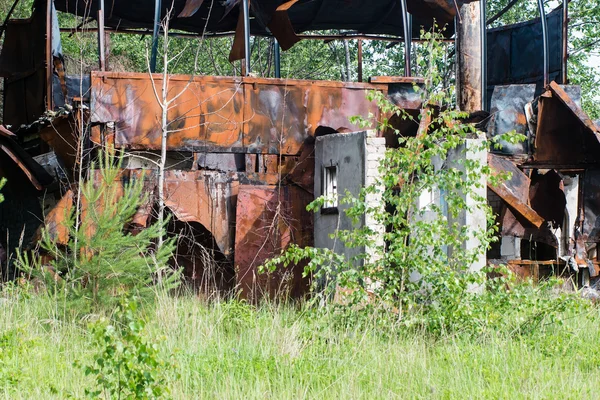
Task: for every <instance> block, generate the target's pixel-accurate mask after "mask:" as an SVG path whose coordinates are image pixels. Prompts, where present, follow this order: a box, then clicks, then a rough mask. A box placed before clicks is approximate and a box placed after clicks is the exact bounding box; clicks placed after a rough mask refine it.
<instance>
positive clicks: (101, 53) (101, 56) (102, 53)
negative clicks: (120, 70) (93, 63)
mask: <svg viewBox="0 0 600 400" xmlns="http://www.w3.org/2000/svg"><path fill="white" fill-rule="evenodd" d="M104 35H105V34H104V0H99V1H98V63H99V67H100V71H106V49H105V48H106V43H105V42H104V39H105V36H104Z"/></svg>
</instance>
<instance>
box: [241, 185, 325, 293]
mask: <svg viewBox="0 0 600 400" xmlns="http://www.w3.org/2000/svg"><path fill="white" fill-rule="evenodd" d="M313 199H314V197H313V196H312V195H311V194H308V193H307V192H306V191H304V190H302V189H301V188H298V187H294V186H255V185H241V186H240V188H239V194H238V200H237V212H236V214H237V218H236V237H235V270H236V283H237V286H238V287H239V288H240V289H241V291H242V296H243V297H245V298H248V299H250V300H253V301H256V300H258V299H259V298H260V297H262V296H263V295H270V296H277V295H282V294H283V295H291V296H292V297H295V298H297V297H300V296H301V295H302V294H304V293H305V292H306V290H307V288H308V286H307V279H305V278H303V277H302V272H303V265H302V264H300V265H290V266H289V267H287V268H278V269H277V271H276V272H274V273H273V274H259V272H258V267H259V266H261V265H262V264H263V263H264V262H265V261H266V260H267V259H269V258H271V257H273V256H276V255H278V254H280V252H281V251H282V250H284V249H285V248H286V247H287V246H288V245H290V244H292V243H295V244H296V245H298V246H300V247H305V246H311V245H313V232H312V216H311V215H310V213H309V212H308V211H306V206H307V205H308V204H309V203H310V202H311V201H312V200H313Z"/></svg>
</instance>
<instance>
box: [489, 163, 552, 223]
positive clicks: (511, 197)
mask: <svg viewBox="0 0 600 400" xmlns="http://www.w3.org/2000/svg"><path fill="white" fill-rule="evenodd" d="M488 164H489V166H490V167H491V168H492V170H493V171H495V173H496V174H498V173H503V172H507V171H508V172H510V173H511V178H510V179H509V180H507V181H503V182H502V183H500V185H499V186H494V185H491V184H488V187H489V188H490V189H491V190H492V191H493V192H494V193H496V194H497V195H498V196H500V197H501V198H502V200H504V201H505V202H506V203H507V204H508V205H509V206H511V207H512V208H513V209H514V210H515V211H516V212H518V213H519V214H520V215H521V216H523V217H524V218H525V219H527V221H529V222H530V223H531V224H532V225H534V226H535V227H537V228H539V227H540V226H541V225H542V224H543V223H544V218H542V217H541V216H540V215H539V214H538V213H537V212H536V211H535V210H534V209H533V208H531V206H530V205H529V185H530V184H531V181H530V180H529V177H527V175H525V174H524V173H523V172H522V171H521V170H520V169H519V168H517V166H516V165H515V164H514V163H513V162H511V161H510V160H507V159H505V158H503V157H499V156H496V155H494V154H491V153H490V154H488Z"/></svg>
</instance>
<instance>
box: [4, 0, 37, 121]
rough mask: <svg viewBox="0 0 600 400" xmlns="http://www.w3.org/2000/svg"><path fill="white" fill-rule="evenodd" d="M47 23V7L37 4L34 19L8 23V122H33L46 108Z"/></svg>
mask: <svg viewBox="0 0 600 400" xmlns="http://www.w3.org/2000/svg"><path fill="white" fill-rule="evenodd" d="M45 26H46V17H45V10H44V7H37V8H35V9H34V13H33V15H32V17H31V18H30V19H24V20H9V21H8V23H7V25H6V28H5V37H4V41H3V42H2V43H3V44H2V52H1V54H0V75H1V76H3V77H4V78H5V79H4V113H3V118H4V121H3V123H4V124H5V125H12V126H16V127H20V126H21V125H29V124H32V123H33V122H35V121H37V119H38V118H39V117H40V116H41V115H42V114H43V113H44V111H46V102H45V101H44V100H45V97H46V67H45V64H46V57H45V52H46V41H45V34H46V28H45Z"/></svg>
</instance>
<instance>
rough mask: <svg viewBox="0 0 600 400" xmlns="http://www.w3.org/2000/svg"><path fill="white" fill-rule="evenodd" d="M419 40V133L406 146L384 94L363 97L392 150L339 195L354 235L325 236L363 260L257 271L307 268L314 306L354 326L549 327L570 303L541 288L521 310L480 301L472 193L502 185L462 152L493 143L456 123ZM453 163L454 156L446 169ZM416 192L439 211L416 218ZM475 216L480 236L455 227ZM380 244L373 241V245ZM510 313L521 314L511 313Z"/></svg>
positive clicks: (296, 256)
mask: <svg viewBox="0 0 600 400" xmlns="http://www.w3.org/2000/svg"><path fill="white" fill-rule="evenodd" d="M423 38H424V40H425V41H426V44H425V49H426V51H425V53H424V54H421V56H420V57H419V58H418V60H417V61H418V63H419V64H420V65H422V66H423V68H426V69H427V70H428V71H429V73H428V76H427V77H426V79H425V82H426V83H425V87H422V88H415V90H419V91H420V92H421V93H422V94H423V106H422V112H421V115H420V120H419V121H415V123H417V124H419V125H420V130H419V133H417V135H416V136H406V135H404V134H403V132H401V131H399V130H398V129H395V128H394V127H393V126H392V125H391V124H390V123H389V119H388V118H389V116H392V115H395V116H396V117H400V118H402V119H405V120H406V119H410V120H412V119H413V117H412V116H411V115H409V114H408V113H406V112H405V111H404V110H402V109H400V108H398V107H397V106H396V105H394V104H392V103H391V102H390V101H389V100H388V99H387V98H386V97H385V95H384V94H382V93H380V92H373V93H370V94H369V100H371V101H375V102H377V104H378V106H379V108H380V110H381V113H380V114H381V115H382V116H384V117H382V119H381V120H379V121H374V122H375V123H376V126H377V127H378V130H379V131H381V132H383V131H390V130H392V131H394V132H395V133H396V135H397V137H398V141H399V143H400V145H399V146H398V147H397V148H388V149H387V151H386V154H385V157H384V159H383V160H382V161H381V163H380V167H379V171H380V178H379V180H378V182H376V183H375V184H373V185H370V186H367V187H365V188H364V189H363V190H362V191H361V193H360V194H359V195H358V196H353V195H352V194H349V193H347V194H346V196H345V197H344V198H343V199H341V202H342V203H345V204H348V205H349V207H348V208H347V209H346V210H345V213H346V215H347V216H348V217H350V218H351V219H352V220H353V222H354V224H355V225H354V228H353V229H350V230H339V231H337V232H335V233H334V234H333V237H335V238H336V239H337V240H339V241H341V242H342V243H343V244H344V245H345V246H346V247H348V248H353V249H364V251H362V252H361V253H360V254H358V255H357V256H354V257H352V258H350V259H346V258H345V257H344V256H343V255H340V254H336V253H334V252H333V251H332V250H329V249H319V248H312V247H308V248H299V247H297V246H290V247H289V248H288V249H286V250H285V251H284V252H283V253H282V254H281V255H280V256H278V257H275V258H274V259H272V260H270V261H268V262H267V263H266V264H265V265H264V266H263V268H265V269H271V270H272V269H274V268H277V267H279V266H281V265H283V266H287V265H289V264H291V263H299V262H300V261H301V260H305V259H307V260H308V263H307V267H306V268H305V275H313V276H314V279H313V293H314V295H315V299H317V300H320V299H324V300H325V301H326V303H327V304H330V300H331V299H332V298H336V300H339V301H336V302H334V303H336V304H333V307H338V308H342V309H346V310H349V311H348V312H349V313H350V315H349V314H348V312H345V311H344V310H342V311H341V312H340V313H339V315H341V316H344V318H345V319H348V317H350V319H351V318H354V316H353V315H354V314H356V311H357V310H362V311H367V312H369V313H371V312H372V311H374V310H377V311H378V312H379V313H380V316H385V315H386V314H387V315H388V316H387V317H384V319H387V320H395V321H396V322H398V323H401V324H402V325H404V326H411V327H419V328H420V329H421V328H424V329H426V330H427V331H429V332H433V333H436V334H440V333H445V332H456V331H468V332H470V333H477V332H481V331H482V330H483V329H485V328H486V327H490V326H495V327H499V326H500V325H501V323H500V322H498V321H494V318H497V317H498V314H497V313H496V312H494V310H502V311H504V312H507V313H510V312H511V311H512V310H520V311H522V310H525V307H527V306H529V307H531V310H532V312H533V313H534V314H528V313H526V314H527V315H529V316H530V317H531V318H534V315H538V314H539V316H543V318H546V319H548V318H552V315H554V314H553V310H554V309H553V307H555V308H556V310H555V311H556V312H560V310H562V309H564V304H567V303H568V301H570V298H569V299H563V300H561V299H559V298H556V296H554V297H552V296H546V295H545V293H546V292H545V291H544V289H543V288H542V289H540V291H535V295H534V294H533V293H532V294H531V295H530V296H528V297H527V300H528V301H521V300H520V294H521V293H525V291H521V289H519V290H515V291H512V292H511V291H508V292H507V291H504V290H495V291H487V292H485V293H481V289H482V288H483V287H484V286H485V280H486V275H485V271H471V270H470V266H471V265H472V264H473V262H474V261H475V260H476V259H477V258H478V257H480V256H485V252H486V250H487V248H488V246H489V244H490V243H491V242H492V241H494V240H496V238H495V233H496V232H497V226H495V225H494V217H493V213H492V211H491V209H490V207H489V206H488V205H487V199H486V197H485V195H483V196H482V195H480V194H479V190H481V189H483V190H485V185H486V180H487V181H491V182H493V183H495V184H498V182H499V180H500V179H505V178H507V176H502V175H499V176H495V175H493V174H492V171H491V170H490V168H489V167H488V165H487V163H486V162H483V163H482V162H479V161H478V160H476V159H472V158H470V157H469V155H468V153H467V151H473V152H477V151H480V150H485V151H488V150H489V149H490V148H491V147H492V146H494V145H495V141H494V140H488V139H485V138H484V137H482V136H483V135H480V133H478V132H477V129H476V127H475V126H474V125H473V124H470V123H467V122H465V121H466V120H467V119H468V114H466V113H464V112H460V111H458V110H457V109H456V108H455V106H454V99H455V95H454V88H453V87H443V85H442V82H443V80H442V78H441V76H440V74H439V72H438V69H437V68H438V67H437V64H436V63H435V62H432V61H431V60H434V59H436V57H437V56H438V55H439V53H440V48H439V47H440V44H439V43H438V41H437V35H436V34H433V33H428V34H424V36H423ZM385 116H386V117H385ZM355 122H359V123H361V122H362V123H364V126H372V125H373V121H369V120H364V119H362V118H358V117H357V118H356V121H355ZM422 128H425V129H422ZM477 137H479V138H480V139H481V140H479V141H477V142H470V143H469V144H467V139H469V138H477ZM523 139H524V137H523V136H522V135H516V134H514V133H507V134H505V135H502V136H501V137H499V138H498V140H502V141H508V142H513V143H514V142H517V141H519V140H523ZM473 143H475V144H473ZM453 154H454V155H456V154H462V155H463V156H462V157H454V158H452V159H451V157H450V156H451V155H453ZM457 160H458V161H457ZM482 178H483V179H482ZM426 192H431V193H437V194H438V195H439V196H440V197H442V198H443V199H444V203H445V205H446V206H445V207H443V206H441V205H439V204H431V205H428V206H427V207H426V208H425V207H423V208H420V207H419V206H418V204H419V198H420V196H421V195H422V194H423V193H426ZM373 194H377V195H378V196H381V199H382V204H375V205H374V204H373V203H372V202H368V201H367V198H368V197H369V196H370V195H373ZM468 198H470V199H471V200H472V201H471V202H470V203H469V202H467V199H468ZM326 200H327V199H325V198H319V199H317V200H315V201H314V202H313V203H312V204H310V205H309V209H310V210H312V211H316V210H319V209H320V208H321V207H322V206H323V205H324V203H325V202H326ZM475 209H479V210H483V212H485V215H486V216H487V222H488V224H487V226H486V227H484V228H483V229H476V228H474V227H472V226H467V225H466V224H461V223H459V222H458V217H459V215H460V214H461V213H463V212H465V210H466V211H470V210H475ZM365 214H368V215H370V217H371V220H374V221H376V222H377V224H378V225H379V226H383V227H385V232H383V233H382V232H381V231H378V230H376V229H372V227H370V226H361V225H360V224H359V221H361V219H362V217H363V216H364V215H365ZM381 236H383V240H379V239H378V238H380V237H381ZM468 238H475V239H476V240H477V241H478V243H479V246H478V247H475V248H472V249H470V250H467V249H466V248H465V247H464V246H463V244H464V242H465V240H467V239H468ZM415 277H416V279H415ZM523 287H527V288H528V289H526V290H529V288H530V286H528V285H524V286H523ZM340 289H341V290H340ZM340 294H341V295H342V296H340ZM542 299H543V300H542ZM553 299H556V301H554V300H553ZM529 300H531V301H529ZM544 302H547V303H545V304H544ZM519 304H522V306H519V307H516V306H517V305H519ZM382 310H383V311H384V312H383V313H381V311H382ZM536 313H537V314H536ZM500 318H503V316H500ZM534 319H535V318H534ZM530 322H532V323H533V324H530V325H529V326H530V327H531V326H535V321H530Z"/></svg>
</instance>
